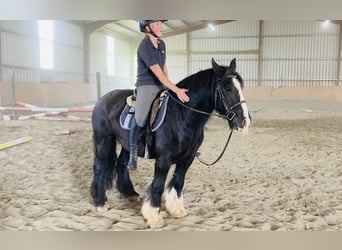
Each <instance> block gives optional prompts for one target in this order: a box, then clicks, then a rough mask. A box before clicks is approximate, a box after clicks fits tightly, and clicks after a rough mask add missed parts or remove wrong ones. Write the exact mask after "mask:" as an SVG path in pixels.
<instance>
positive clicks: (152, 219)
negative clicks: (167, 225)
mask: <svg viewBox="0 0 342 250" xmlns="http://www.w3.org/2000/svg"><path fill="white" fill-rule="evenodd" d="M159 210H160V208H159V207H152V206H151V204H150V202H149V201H145V202H144V204H143V206H142V208H141V213H142V215H143V216H144V218H145V219H146V221H147V225H148V226H149V227H150V228H160V227H163V226H164V220H163V217H162V216H161V215H160V213H159Z"/></svg>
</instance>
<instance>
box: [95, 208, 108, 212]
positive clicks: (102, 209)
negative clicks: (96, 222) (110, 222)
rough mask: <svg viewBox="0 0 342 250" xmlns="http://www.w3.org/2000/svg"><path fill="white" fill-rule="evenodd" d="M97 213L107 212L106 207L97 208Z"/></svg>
mask: <svg viewBox="0 0 342 250" xmlns="http://www.w3.org/2000/svg"><path fill="white" fill-rule="evenodd" d="M96 211H97V212H99V213H104V212H106V211H107V208H105V207H96Z"/></svg>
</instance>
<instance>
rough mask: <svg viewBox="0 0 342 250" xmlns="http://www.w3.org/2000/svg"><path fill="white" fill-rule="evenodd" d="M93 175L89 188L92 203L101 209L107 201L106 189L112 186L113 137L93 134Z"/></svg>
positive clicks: (113, 165) (114, 155)
mask: <svg viewBox="0 0 342 250" xmlns="http://www.w3.org/2000/svg"><path fill="white" fill-rule="evenodd" d="M94 144H95V159H94V166H93V171H94V177H93V181H92V184H91V188H90V193H91V196H92V198H93V202H94V205H95V206H96V207H97V208H98V210H101V208H102V207H103V206H104V204H105V202H106V201H107V196H106V190H107V189H109V188H111V187H112V182H113V177H114V167H115V162H116V152H115V144H116V142H115V138H114V137H113V136H99V135H97V136H96V135H95V134H94Z"/></svg>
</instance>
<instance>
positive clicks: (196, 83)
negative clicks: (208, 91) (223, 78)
mask: <svg viewBox="0 0 342 250" xmlns="http://www.w3.org/2000/svg"><path fill="white" fill-rule="evenodd" d="M212 75H213V70H212V69H206V70H201V71H198V72H197V73H194V74H192V75H190V76H187V77H185V78H184V79H183V80H181V81H179V82H178V83H177V86H178V87H181V88H186V89H191V90H192V91H195V90H196V89H203V88H204V86H205V85H208V84H209V85H210V81H211V78H212Z"/></svg>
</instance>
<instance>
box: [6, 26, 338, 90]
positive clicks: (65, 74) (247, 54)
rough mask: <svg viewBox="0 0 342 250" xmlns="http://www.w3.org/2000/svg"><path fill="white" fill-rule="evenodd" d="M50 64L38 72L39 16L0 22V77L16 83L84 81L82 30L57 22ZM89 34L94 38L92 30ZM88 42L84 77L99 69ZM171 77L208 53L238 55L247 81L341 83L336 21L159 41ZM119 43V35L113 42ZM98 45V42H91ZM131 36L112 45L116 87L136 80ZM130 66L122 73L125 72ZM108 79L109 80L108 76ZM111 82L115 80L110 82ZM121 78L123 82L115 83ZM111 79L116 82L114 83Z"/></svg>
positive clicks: (99, 54) (101, 48)
mask: <svg viewBox="0 0 342 250" xmlns="http://www.w3.org/2000/svg"><path fill="white" fill-rule="evenodd" d="M55 26H56V34H55V38H56V39H55V40H56V41H55V65H54V66H55V69H54V70H53V71H49V70H45V71H44V70H40V69H39V38H38V29H37V21H35V20H32V21H30V20H28V21H0V32H1V34H0V37H1V64H2V67H1V68H2V72H1V73H2V79H3V80H5V81H7V80H9V79H10V78H11V76H12V75H13V72H15V78H16V81H30V82H32V81H51V82H82V81H83V80H84V75H83V74H84V52H85V50H84V48H83V46H84V42H83V39H84V37H83V31H82V28H80V27H78V26H76V25H73V24H71V23H68V22H64V21H55ZM92 36H93V35H92ZM95 36H97V38H92V39H91V41H90V46H91V48H90V51H89V53H90V55H91V57H90V79H91V82H95V81H96V79H95V72H97V71H102V72H103V71H105V64H106V56H105V55H106V51H105V43H104V40H103V37H104V35H103V34H96V35H95ZM164 40H165V42H166V45H167V65H168V68H169V73H170V78H171V80H172V81H174V82H178V81H180V80H181V79H183V78H184V77H186V76H188V75H189V74H192V73H195V72H197V71H199V70H202V69H206V68H209V67H211V63H210V62H211V58H212V57H214V58H215V60H216V61H217V62H218V63H220V64H225V65H228V64H229V62H230V60H231V59H233V58H236V59H237V71H238V72H239V73H240V74H241V75H242V76H243V78H244V80H245V83H246V85H247V86H272V87H279V86H334V85H338V84H340V85H341V81H340V79H341V78H342V63H341V62H339V60H341V59H340V58H341V56H342V55H339V54H340V53H342V52H341V51H339V49H340V48H341V46H339V44H338V43H339V41H340V40H341V38H340V29H339V25H337V24H332V23H330V24H328V25H327V26H326V27H323V22H318V21H313V20H309V21H305V20H284V21H282V20H271V21H257V20H241V21H234V22H230V23H226V24H222V25H217V26H216V30H211V29H209V28H206V29H202V30H198V31H194V32H190V33H188V34H181V35H177V36H173V37H168V38H165V39H164ZM118 41H120V39H119V40H118ZM97 43H98V44H97ZM136 43H137V41H129V40H125V41H124V40H122V41H120V42H118V43H117V51H118V52H120V53H121V54H120V53H118V55H117V59H116V65H119V68H118V72H119V74H118V75H117V76H116V77H117V78H118V79H119V78H120V79H122V80H120V83H119V84H118V86H119V87H120V88H121V87H125V86H132V85H133V83H134V81H135V76H134V73H133V72H134V67H135V58H134V56H135V52H136ZM126 68H128V69H127V70H125V69H126ZM107 80H108V82H109V81H110V82H111V81H112V80H113V79H110V78H107ZM113 82H114V81H113ZM121 83H122V84H121ZM115 84H116V83H115Z"/></svg>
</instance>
